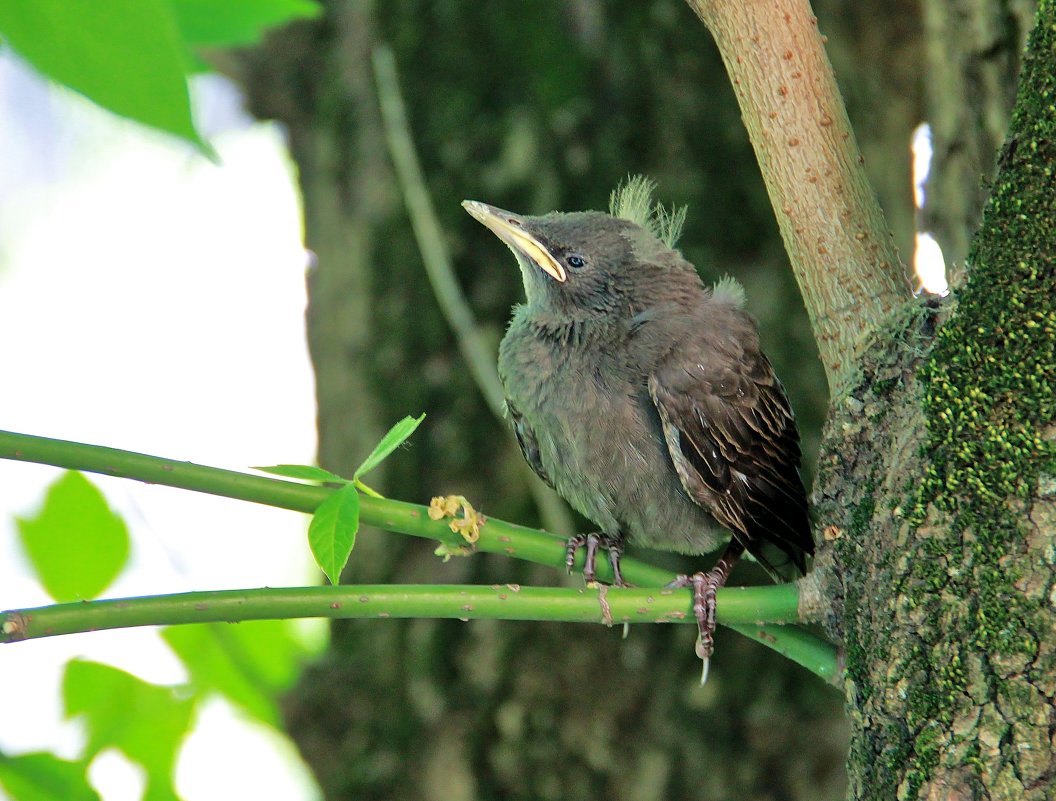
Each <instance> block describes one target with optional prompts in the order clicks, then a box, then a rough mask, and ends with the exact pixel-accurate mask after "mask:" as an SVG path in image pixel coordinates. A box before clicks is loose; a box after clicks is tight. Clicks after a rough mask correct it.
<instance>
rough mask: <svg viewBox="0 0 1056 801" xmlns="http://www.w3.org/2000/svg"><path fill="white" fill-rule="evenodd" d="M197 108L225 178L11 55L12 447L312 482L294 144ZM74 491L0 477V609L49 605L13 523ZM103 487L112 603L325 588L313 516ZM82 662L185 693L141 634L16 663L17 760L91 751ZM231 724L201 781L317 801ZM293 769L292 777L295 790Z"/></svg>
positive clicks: (120, 774)
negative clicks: (71, 716)
mask: <svg viewBox="0 0 1056 801" xmlns="http://www.w3.org/2000/svg"><path fill="white" fill-rule="evenodd" d="M194 89H195V92H194V94H195V99H196V101H197V106H198V109H199V120H200V122H201V123H202V128H203V129H204V130H205V133H206V135H207V136H208V137H209V138H210V140H211V141H212V143H213V144H214V146H215V147H216V149H217V151H218V152H219V153H220V156H221V159H222V164H221V165H219V166H217V165H214V164H211V163H209V162H207V161H206V160H204V159H203V158H201V157H200V156H199V155H197V154H196V153H195V152H194V151H192V150H191V149H190V148H189V147H188V146H185V145H183V144H181V143H179V142H176V141H173V140H171V139H168V138H166V137H163V136H161V135H158V134H154V133H151V132H149V131H144V130H142V129H141V128H139V127H137V126H135V125H133V124H131V123H126V122H123V121H121V120H118V119H116V118H114V117H112V116H110V115H109V114H106V113H105V112H102V111H100V110H98V109H96V108H94V107H93V106H90V105H89V104H88V103H86V102H85V101H84V100H82V99H80V98H79V97H77V96H74V95H72V94H70V93H67V92H63V91H60V90H56V89H51V88H49V87H47V86H46V85H45V84H44V83H43V82H42V81H40V80H39V79H38V78H36V77H35V76H34V75H32V74H31V73H30V72H28V71H27V70H25V69H24V68H22V67H21V66H20V65H19V64H18V63H17V62H15V61H13V60H12V59H11V58H10V56H0V153H2V154H3V156H2V157H0V375H3V376H4V382H3V392H2V393H0V428H6V429H10V430H14V431H22V432H26V433H35V434H42V435H46V436H54V437H62V438H67V439H75V440H81V441H85V442H91V443H97V444H105V445H110V446H114V447H120V448H128V449H132V450H138V451H142V452H146V453H154V454H158V455H162V456H168V457H173V458H178V459H190V460H193V461H196V462H199V463H204V464H214V465H220V466H228V467H235V468H244V467H247V466H249V465H254V464H275V463H278V462H299V463H310V462H311V461H312V460H313V458H314V451H315V432H314V420H315V405H314V397H313V383H312V376H311V369H310V364H309V361H308V356H307V348H306V344H305V337H304V319H303V318H304V306H305V302H306V298H305V284H304V271H305V268H306V265H307V258H306V253H305V250H304V247H303V245H302V233H301V225H300V205H299V199H298V197H297V194H296V191H295V189H294V181H293V170H292V167H291V165H290V163H289V159H288V156H287V155H286V152H285V146H284V143H283V140H282V136H281V133H280V132H279V129H278V128H277V126H274V125H266V124H260V123H256V122H254V121H253V120H251V119H250V118H248V117H247V116H246V115H245V114H244V112H242V111H241V109H240V106H239V98H238V93H237V90H235V88H234V87H233V86H231V85H230V84H229V83H227V82H225V81H223V80H222V79H219V78H216V77H208V76H207V77H203V78H202V79H199V81H197V82H196V84H195V87H194ZM57 474H58V471H56V470H53V469H50V468H45V467H38V466H34V465H25V464H17V463H12V462H5V461H0V487H2V488H3V491H2V492H0V609H8V608H17V607H25V606H34V605H40V604H45V603H48V602H49V601H48V598H47V597H46V596H45V595H44V593H43V590H42V589H41V588H40V586H39V585H38V584H37V583H36V582H35V581H34V580H32V579H30V578H28V576H29V575H30V570H29V567H28V565H27V564H26V562H25V559H24V557H23V555H22V553H21V551H20V549H19V547H18V545H17V538H16V533H15V529H14V526H13V525H12V518H13V516H14V515H16V514H19V515H27V514H31V513H32V512H34V511H35V509H36V508H38V507H39V504H40V501H41V498H42V493H43V490H44V487H45V486H46V485H47V484H48V483H49V482H50V481H52V480H53V479H54V478H55V476H56V475H57ZM93 481H96V482H97V483H98V484H99V486H101V487H102V489H103V491H104V492H105V493H106V495H107V498H108V500H109V502H110V503H111V505H112V506H114V507H115V508H117V509H118V510H119V511H120V512H121V513H122V514H123V515H124V516H125V519H126V520H127V522H128V523H129V526H130V528H131V529H132V537H133V562H132V564H131V566H130V568H129V569H128V570H127V571H126V572H125V574H123V575H122V577H120V578H119V579H118V581H117V582H116V583H115V585H114V586H112V587H110V588H109V589H108V590H107V593H106V594H107V595H108V596H110V597H116V596H122V595H139V594H148V593H158V592H179V591H185V590H205V589H218V588H235V587H259V586H264V585H271V586H278V585H284V584H286V585H293V584H297V585H300V584H305V583H311V582H315V581H317V580H318V573H317V572H316V571H315V570H314V569H313V568H312V566H311V563H310V557H309V555H308V550H307V547H306V545H305V541H304V539H305V538H304V528H305V519H304V517H303V516H301V515H297V514H294V513H291V512H284V511H281V510H275V509H268V508H265V507H258V506H253V505H251V504H245V503H240V502H237V501H229V500H223V499H219V498H212V497H209V496H205V495H196V494H194V493H189V492H181V491H177V490H173V489H169V488H166V487H156V486H146V485H142V484H138V483H135V482H130V481H121V480H117V479H105V478H96V477H93ZM321 625H322V624H320V626H321ZM319 631H320V627H317V628H316V635H317V637H318V632H319ZM75 655H80V656H84V657H86V658H89V659H94V660H98V661H104V662H108V663H111V664H115V665H117V666H118V667H121V668H123V669H125V670H128V671H130V672H133V673H135V674H137V675H139V676H142V677H143V678H145V679H147V680H150V681H157V682H166V683H167V682H178V681H181V680H183V679H184V678H185V676H184V673H183V669H182V665H181V664H180V663H179V661H178V660H177V659H175V657H174V656H173V655H172V654H171V652H170V651H169V650H168V648H167V646H165V645H164V643H163V642H162V641H161V640H160V638H158V637H157V635H156V634H155V633H154V632H153V631H150V630H145V629H139V630H128V631H115V632H100V633H96V634H87V635H80V636H76V637H60V638H55V639H50V640H49V639H46V640H40V641H34V642H27V643H22V644H19V645H16V646H6V647H4V649H3V654H2V655H0V685H2V686H4V687H6V688H8V690H9V692H8V693H7V694H6V696H5V701H4V705H3V706H4V709H3V714H2V715H0V750H2V751H4V752H6V753H10V754H18V753H23V752H26V751H31V750H40V749H48V750H56V751H57V752H58V753H60V754H62V755H65V756H74V755H75V754H76V753H77V750H78V748H79V747H80V743H81V733H80V732H79V730H78V728H77V727H76V726H72V725H70V724H68V723H65V722H64V721H63V720H62V717H61V710H60V708H59V678H60V675H61V667H62V665H63V663H64V662H65V661H66V660H67V659H69V658H70V657H72V656H75ZM12 688H18V690H17V692H11V691H10V690H11V689H12ZM232 726H243V728H245V724H244V723H242V722H241V721H236V722H234V723H232V724H231V725H229V726H226V727H225V728H223V729H222V730H218V729H216V728H215V727H213V728H212V729H210V728H209V727H206V726H204V725H203V726H202V729H201V731H202V733H201V734H200V735H196V736H199V737H201V738H209V737H212V738H213V739H212V740H211V741H210V740H208V739H206V740H205V741H204V742H202V741H201V740H194V739H192V740H191V744H192V746H193V748H194V749H196V750H197V751H198V753H199V754H211V755H212V758H213V761H212V763H210V762H209V759H208V758H206V757H202V756H200V757H199V758H197V759H196V760H195V762H194V764H196V765H198V766H199V767H200V768H201V769H203V770H208V771H209V772H210V775H211V776H214V777H215V776H216V775H237V776H238V777H239V792H238V794H237V795H238V797H245V798H276V797H280V796H277V795H275V789H276V787H280V788H281V792H282V795H281V797H282V798H283V799H284V801H285V800H286V799H289V801H300V799H311V798H316V797H317V796H318V791H317V790H316V789H315V788H314V786H313V785H312V784H311V782H310V781H309V780H307V779H306V778H305V777H306V775H307V774H306V772H305V770H304V768H303V765H300V764H299V763H298V762H297V760H296V758H295V757H292V756H291V754H292V749H289V748H285V747H277V746H275V743H274V741H269V742H270V743H271V744H270V745H268V744H265V745H261V744H260V742H259V740H260V738H259V737H258V736H257V735H255V734H253V733H252V732H251V731H250V729H248V728H246V732H247V734H246V742H250V741H253V742H254V745H253V748H251V749H248V750H246V751H244V752H243V751H240V750H239V749H238V748H237V747H235V746H236V744H239V743H241V742H242V738H241V736H240V735H235V734H233V733H232V732H233V729H232ZM210 731H212V734H211V735H210V734H209V732H210ZM217 736H222V737H223V738H224V739H223V740H217V739H216V737H217ZM254 737H256V740H254V739H253V738H254ZM189 747H191V746H189ZM266 755H270V756H266ZM264 762H267V763H268V770H262V763H264ZM283 766H285V767H283ZM280 769H282V770H285V771H286V775H288V776H292V777H293V778H291V779H290V780H289V781H284V782H280V781H278V780H277V779H276V771H277V770H280ZM108 775H109V776H113V777H114V779H113V781H114V782H115V783H116V784H115V785H114V790H115V795H114V796H113V797H115V798H119V797H120V798H124V797H134V793H135V787H136V784H135V781H136V780H135V775H134V774H130V773H129V772H128V770H127V769H124V768H123V766H122V765H121V764H120V761H118V762H117V763H115V762H114V760H113V759H112V758H110V757H107V759H105V760H101V764H100V765H98V766H94V767H93V769H92V779H93V781H96V782H98V785H97V786H99V788H100V789H101V790H102V791H103V792H102V794H103V795H104V797H107V798H110V797H111V796H110V793H109V790H108V789H107V788H104V787H103V785H104V783H106V782H107V781H108V779H107V776H108ZM181 785H186V786H187V788H188V789H187V793H186V796H185V797H186V798H187V801H198V799H199V798H214V797H218V796H215V795H210V796H205V795H196V794H195V792H197V791H195V790H193V789H191V788H193V787H195V783H194V780H193V777H190V776H189V775H188V774H187V773H186V772H185V770H184V769H183V768H182V767H181ZM129 788H131V789H129ZM123 793H124V794H125V795H122V794H123ZM129 793H131V795H129ZM2 796H3V791H2V790H0V797H2ZM229 797H230V796H229Z"/></svg>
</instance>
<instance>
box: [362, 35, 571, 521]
mask: <svg viewBox="0 0 1056 801" xmlns="http://www.w3.org/2000/svg"><path fill="white" fill-rule="evenodd" d="M373 63H374V80H375V82H376V84H377V87H378V102H379V104H380V106H381V119H382V123H383V125H384V128H385V139H386V141H387V142H388V145H389V154H390V156H391V157H392V163H393V166H394V167H395V170H396V179H397V181H398V182H399V184H400V191H401V192H402V194H403V200H404V203H405V204H406V206H407V216H408V217H410V220H411V227H412V228H413V229H414V236H415V239H416V240H417V242H418V251H419V252H420V253H421V255H422V264H424V265H425V274H426V275H427V276H428V278H429V283H430V284H431V285H432V287H433V293H434V294H435V295H436V301H437V303H438V304H439V305H440V311H441V313H442V314H443V315H444V318H445V319H446V320H447V323H448V325H450V326H451V330H452V331H454V332H455V339H456V341H457V342H458V348H459V350H460V351H461V352H462V358H463V359H464V360H465V362H466V364H467V365H468V367H469V372H470V375H472V376H473V380H474V381H475V382H476V384H477V386H478V387H479V388H480V393H481V395H483V396H484V400H485V402H486V403H487V404H488V408H489V409H491V412H492V414H494V415H495V416H496V417H497V418H498V419H499V420H503V415H504V413H505V393H504V392H503V390H502V382H501V381H500V380H499V371H498V369H497V368H496V366H495V359H496V355H495V353H494V351H493V350H492V348H491V346H490V345H489V344H488V341H487V339H486V337H485V336H484V334H483V333H482V331H481V329H480V326H478V325H477V323H476V319H475V317H474V316H473V310H472V309H471V308H470V305H469V303H468V302H467V301H466V298H465V295H464V294H463V292H462V289H461V287H460V286H459V285H458V279H457V278H456V277H455V271H454V268H453V267H452V266H451V256H450V254H449V252H448V249H447V245H446V243H445V242H444V236H443V232H442V230H441V228H440V222H439V220H438V219H437V216H436V210H435V209H434V208H433V201H432V198H430V196H429V190H428V189H427V187H426V185H425V178H424V177H423V176H422V167H421V164H420V163H419V161H418V154H417V151H416V150H415V147H414V140H413V138H412V137H411V128H410V124H409V123H408V122H407V110H406V107H405V106H404V103H403V95H402V94H401V92H400V83H399V78H398V76H397V74H396V57H395V56H394V55H393V53H392V48H390V47H389V46H388V45H379V46H378V47H376V48H375V49H374V54H373ZM522 471H523V474H524V476H525V478H526V479H527V481H528V487H529V490H530V491H531V493H532V496H533V498H534V499H535V502H536V505H537V506H538V507H539V511H540V514H541V515H542V519H543V523H544V524H545V525H546V526H547V528H550V529H553V530H554V531H561V532H565V533H566V534H570V533H572V529H573V523H572V516H571V515H570V514H569V513H568V508H567V507H566V506H565V505H564V503H563V502H562V501H561V500H560V499H559V498H558V497H557V496H556V495H555V494H554V493H553V492H551V491H550V490H549V489H547V488H546V487H545V486H544V485H543V484H542V483H541V482H539V481H536V480H535V478H534V477H533V476H531V475H530V471H529V469H528V467H527V466H524V467H523V468H522Z"/></svg>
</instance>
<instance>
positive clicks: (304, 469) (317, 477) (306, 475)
mask: <svg viewBox="0 0 1056 801" xmlns="http://www.w3.org/2000/svg"><path fill="white" fill-rule="evenodd" d="M253 469H254V470H259V471H261V472H262V473H271V474H272V475H275V476H284V477H285V478H299V479H301V480H303V481H321V482H323V483H330V484H348V483H349V481H348V479H347V478H342V477H341V476H339V475H337V474H336V473H331V472H330V471H329V470H324V469H323V468H321V467H316V466H315V465H311V464H274V465H271V466H270V467H254V468H253Z"/></svg>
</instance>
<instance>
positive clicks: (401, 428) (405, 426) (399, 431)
mask: <svg viewBox="0 0 1056 801" xmlns="http://www.w3.org/2000/svg"><path fill="white" fill-rule="evenodd" d="M424 419H425V415H424V414H422V415H421V416H420V417H418V418H414V417H404V418H403V419H402V420H400V422H398V423H397V424H396V425H394V426H393V427H392V428H390V429H389V432H388V433H387V434H386V435H385V436H384V437H382V438H381V442H379V443H378V444H377V445H376V446H375V448H374V450H373V451H371V453H370V456H368V457H367V458H366V459H364V460H363V464H361V465H360V466H359V467H358V468H357V469H356V472H355V473H354V474H353V476H352V480H353V481H355V480H356V479H357V478H359V477H360V476H362V475H365V474H366V473H369V472H370V471H371V470H373V469H374V468H375V467H377V466H378V465H379V464H381V463H382V462H383V461H385V459H386V458H387V457H388V455H389V454H390V453H392V452H393V451H394V450H396V449H397V448H398V447H400V445H402V444H403V443H404V441H406V439H407V438H408V437H409V436H411V434H413V433H414V430H415V429H416V428H418V426H420V425H421V424H422V420H424Z"/></svg>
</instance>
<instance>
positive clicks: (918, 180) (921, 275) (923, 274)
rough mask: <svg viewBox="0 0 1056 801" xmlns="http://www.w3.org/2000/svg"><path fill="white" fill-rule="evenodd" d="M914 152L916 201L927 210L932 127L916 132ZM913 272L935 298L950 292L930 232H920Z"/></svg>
mask: <svg viewBox="0 0 1056 801" xmlns="http://www.w3.org/2000/svg"><path fill="white" fill-rule="evenodd" d="M910 147H911V148H912V151H913V201H914V203H916V206H917V209H918V217H919V210H920V209H923V208H924V203H925V200H926V199H927V198H926V196H925V184H926V183H927V181H928V175H929V174H930V173H931V157H932V155H933V150H932V146H931V126H930V125H928V123H926V122H922V123H921V124H920V125H918V126H917V127H916V128H914V129H913V137H912V140H911V143H910ZM913 269H914V271H915V272H916V273H917V278H918V279H919V280H920V284H921V289H922V290H923V291H925V292H930V293H932V294H935V295H945V294H946V293H947V292H949V289H950V288H949V285H948V284H947V283H946V259H945V258H944V257H943V255H942V248H941V247H939V243H938V242H936V241H935V238H934V237H933V236H932V235H931V234H929V233H928V232H927V231H918V232H917V235H916V241H915V242H914V244H913Z"/></svg>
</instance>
